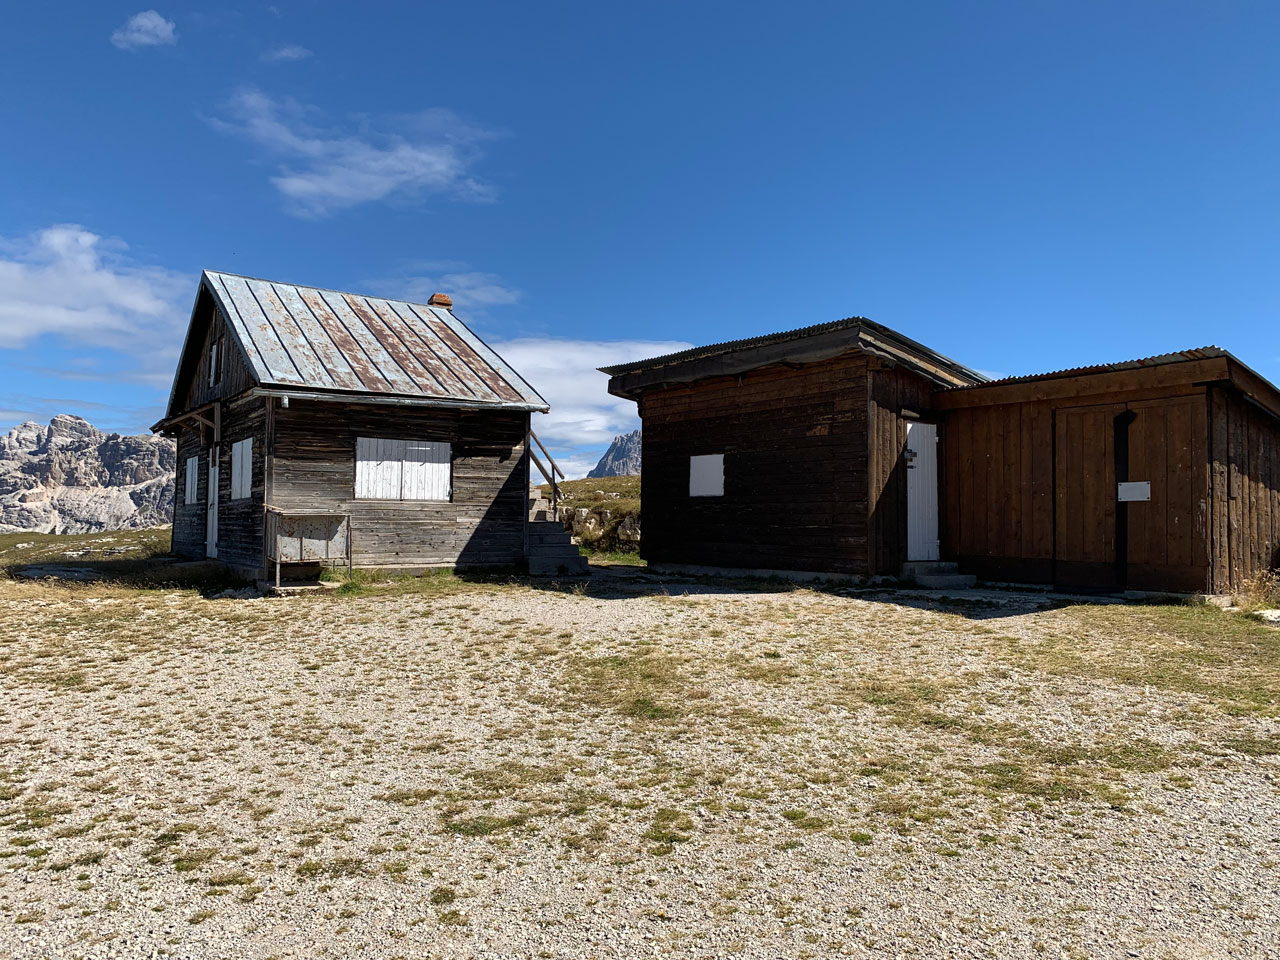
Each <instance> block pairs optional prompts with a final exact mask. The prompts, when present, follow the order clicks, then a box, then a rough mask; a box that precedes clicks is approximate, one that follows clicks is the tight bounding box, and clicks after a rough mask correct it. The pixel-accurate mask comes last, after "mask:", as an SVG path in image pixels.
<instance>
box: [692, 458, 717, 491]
mask: <svg viewBox="0 0 1280 960" xmlns="http://www.w3.org/2000/svg"><path fill="white" fill-rule="evenodd" d="M689 496H691V497H723V496H724V454H723V453H713V454H707V455H701V456H696V457H690V458H689Z"/></svg>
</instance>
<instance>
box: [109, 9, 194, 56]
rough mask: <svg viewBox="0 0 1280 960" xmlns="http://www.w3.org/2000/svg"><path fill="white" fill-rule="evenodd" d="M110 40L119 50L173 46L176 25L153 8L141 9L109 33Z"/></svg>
mask: <svg viewBox="0 0 1280 960" xmlns="http://www.w3.org/2000/svg"><path fill="white" fill-rule="evenodd" d="M111 42H112V43H113V44H114V45H115V46H117V47H119V48H120V49H121V50H141V49H142V48H143V47H166V46H173V44H175V43H177V42H178V31H177V25H176V24H175V23H174V22H173V21H172V20H166V19H165V18H164V17H162V16H161V15H160V14H159V13H157V12H156V11H155V10H143V11H142V12H141V13H135V14H134V15H133V16H132V17H130V18H129V19H128V20H126V21H125V22H124V25H123V26H121V27H119V28H118V29H117V30H116V31H115V32H114V33H113V34H111Z"/></svg>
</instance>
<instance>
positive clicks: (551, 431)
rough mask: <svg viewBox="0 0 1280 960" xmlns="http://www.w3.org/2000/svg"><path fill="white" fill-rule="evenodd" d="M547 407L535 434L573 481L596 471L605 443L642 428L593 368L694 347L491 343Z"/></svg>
mask: <svg viewBox="0 0 1280 960" xmlns="http://www.w3.org/2000/svg"><path fill="white" fill-rule="evenodd" d="M490 346H492V347H493V348H494V350H496V351H497V352H498V353H499V355H501V356H502V358H503V359H504V360H506V361H507V363H509V364H510V365H511V366H512V367H514V368H515V369H516V370H518V371H519V372H520V375H521V376H522V377H524V378H525V379H526V380H527V381H529V383H530V385H532V386H533V388H534V389H535V390H537V391H538V392H539V393H540V394H542V396H543V398H544V399H545V400H546V401H547V403H548V404H550V406H551V412H550V413H548V414H547V415H546V416H534V418H533V429H534V431H535V432H536V433H537V434H538V436H539V437H541V438H542V441H543V442H544V443H546V444H547V446H548V447H550V448H551V452H552V454H553V455H555V456H556V459H557V460H559V461H561V467H562V468H564V470H565V473H566V474H568V475H569V476H570V477H571V478H572V477H575V476H582V475H584V474H586V472H587V471H588V470H590V469H591V468H592V467H594V466H595V464H596V461H597V460H598V459H599V458H600V455H601V454H603V453H604V451H605V449H606V448H607V447H608V445H609V442H610V441H611V440H612V439H613V438H614V437H615V436H616V435H618V434H620V433H628V432H630V431H631V430H635V429H636V428H637V427H638V426H640V419H639V417H637V416H636V405H635V403H634V402H632V401H630V400H622V399H620V398H618V397H614V396H611V395H610V394H609V391H608V389H607V387H608V383H609V378H608V377H606V376H605V375H604V374H603V373H600V372H599V371H598V370H597V369H596V368H597V367H603V366H608V365H609V364H614V363H623V362H625V361H627V360H640V359H643V358H645V357H656V356H661V355H663V354H666V353H674V352H675V351H677V350H686V349H688V348H689V347H691V346H692V344H689V343H684V342H682V341H674V340H672V341H669V340H560V339H556V338H550V337H543V338H540V337H524V338H520V339H516V340H506V341H501V342H491V343H490Z"/></svg>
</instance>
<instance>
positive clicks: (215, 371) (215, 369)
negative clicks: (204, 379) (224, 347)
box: [209, 340, 222, 387]
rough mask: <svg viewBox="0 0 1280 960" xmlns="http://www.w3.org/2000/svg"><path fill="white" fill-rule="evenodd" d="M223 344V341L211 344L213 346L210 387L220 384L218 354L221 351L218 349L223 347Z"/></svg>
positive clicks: (210, 362)
mask: <svg viewBox="0 0 1280 960" xmlns="http://www.w3.org/2000/svg"><path fill="white" fill-rule="evenodd" d="M221 343H222V341H221V340H215V341H213V343H211V344H210V345H209V386H211V387H212V386H213V385H214V384H215V383H217V382H218V379H219V377H218V374H219V370H218V353H219V350H218V347H219V346H220V345H221Z"/></svg>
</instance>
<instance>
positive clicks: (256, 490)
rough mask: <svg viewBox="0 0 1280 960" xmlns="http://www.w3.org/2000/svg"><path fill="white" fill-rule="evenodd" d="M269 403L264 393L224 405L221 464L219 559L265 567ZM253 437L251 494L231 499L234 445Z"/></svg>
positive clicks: (254, 567)
mask: <svg viewBox="0 0 1280 960" xmlns="http://www.w3.org/2000/svg"><path fill="white" fill-rule="evenodd" d="M266 419H267V407H266V401H265V400H264V399H263V398H262V397H244V398H242V399H240V400H236V401H232V402H231V403H228V404H226V405H225V406H224V407H223V412H222V442H221V443H220V444H219V461H218V462H219V466H218V559H219V560H221V561H222V562H223V563H229V564H232V565H234V566H239V567H247V568H251V569H264V561H263V549H262V548H263V543H262V533H263V505H264V503H265V502H266V481H265V477H266V473H265V469H266V451H267V425H266ZM246 437H252V438H253V466H252V477H251V480H250V495H249V496H248V497H244V498H242V499H239V500H232V499H231V459H232V458H231V447H232V445H233V444H235V443H236V442H237V441H239V440H243V439H245V438H246Z"/></svg>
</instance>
